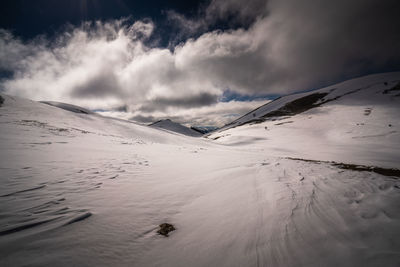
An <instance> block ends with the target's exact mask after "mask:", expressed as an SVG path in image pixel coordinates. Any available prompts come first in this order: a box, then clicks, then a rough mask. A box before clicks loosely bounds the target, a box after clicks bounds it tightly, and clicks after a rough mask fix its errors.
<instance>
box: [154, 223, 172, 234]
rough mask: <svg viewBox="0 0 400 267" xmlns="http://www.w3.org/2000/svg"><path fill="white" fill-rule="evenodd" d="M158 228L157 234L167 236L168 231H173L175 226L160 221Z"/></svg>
mask: <svg viewBox="0 0 400 267" xmlns="http://www.w3.org/2000/svg"><path fill="white" fill-rule="evenodd" d="M159 226H160V229H159V230H158V231H157V233H158V234H160V235H163V236H168V233H170V232H172V231H175V230H176V229H175V227H174V226H173V225H172V224H169V223H162V224H160V225H159Z"/></svg>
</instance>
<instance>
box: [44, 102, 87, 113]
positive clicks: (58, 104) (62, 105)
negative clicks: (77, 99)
mask: <svg viewBox="0 0 400 267" xmlns="http://www.w3.org/2000/svg"><path fill="white" fill-rule="evenodd" d="M41 103H44V104H47V105H50V106H54V107H58V108H62V109H65V110H68V111H71V112H76V113H83V114H92V113H93V112H92V111H90V110H88V109H86V108H82V107H78V106H75V105H71V104H66V103H62V102H56V101H41Z"/></svg>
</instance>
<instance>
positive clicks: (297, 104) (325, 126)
mask: <svg viewBox="0 0 400 267" xmlns="http://www.w3.org/2000/svg"><path fill="white" fill-rule="evenodd" d="M399 82H400V72H396V73H386V74H378V75H370V76H366V77H363V78H358V79H354V80H350V81H346V82H343V83H340V84H336V85H333V86H329V87H326V88H322V89H320V90H316V91H311V92H307V93H301V94H294V95H289V96H285V97H281V98H279V99H277V100H275V101H273V102H270V103H268V104H266V105H264V106H261V107H260V108H258V109H256V110H254V111H252V112H250V113H248V114H246V115H245V116H243V117H241V118H239V119H238V120H236V121H234V122H233V123H231V124H229V125H227V126H226V127H224V128H222V129H221V130H219V131H217V132H214V133H213V134H211V135H210V136H209V138H211V139H215V140H216V142H218V143H220V144H225V145H241V144H245V145H254V146H256V147H259V148H264V149H265V150H266V151H268V153H269V154H273V155H276V156H290V157H300V158H308V159H318V160H328V161H330V160H334V161H340V162H349V163H355V164H365V165H378V166H384V167H393V168H398V167H399V166H400V153H399V151H400V123H399V115H400V86H399ZM253 114H255V115H253Z"/></svg>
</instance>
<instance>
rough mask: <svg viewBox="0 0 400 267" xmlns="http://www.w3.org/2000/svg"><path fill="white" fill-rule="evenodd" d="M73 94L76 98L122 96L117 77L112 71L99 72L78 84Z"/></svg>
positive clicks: (73, 89) (72, 91) (72, 90)
mask: <svg viewBox="0 0 400 267" xmlns="http://www.w3.org/2000/svg"><path fill="white" fill-rule="evenodd" d="M71 96H72V97H76V98H102V97H107V96H122V92H121V90H120V88H119V83H118V80H117V78H116V77H115V75H114V74H113V73H112V72H107V71H105V72H99V73H98V74H96V76H94V77H88V79H87V80H86V81H84V82H83V83H81V84H77V85H76V86H75V87H74V88H72V89H71Z"/></svg>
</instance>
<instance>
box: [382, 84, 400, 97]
mask: <svg viewBox="0 0 400 267" xmlns="http://www.w3.org/2000/svg"><path fill="white" fill-rule="evenodd" d="M396 91H400V83H398V84H397V85H396V86H395V87H393V88H390V89H386V90H384V91H383V92H382V93H383V94H384V95H386V94H389V93H391V92H396ZM396 96H399V95H398V94H397V95H396Z"/></svg>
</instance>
